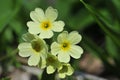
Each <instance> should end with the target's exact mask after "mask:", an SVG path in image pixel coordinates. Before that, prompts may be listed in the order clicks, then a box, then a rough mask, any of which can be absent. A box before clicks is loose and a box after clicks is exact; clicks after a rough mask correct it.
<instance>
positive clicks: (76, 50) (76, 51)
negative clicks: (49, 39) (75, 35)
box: [70, 45, 83, 59]
mask: <svg viewBox="0 0 120 80" xmlns="http://www.w3.org/2000/svg"><path fill="white" fill-rule="evenodd" d="M82 53H83V49H82V48H81V47H80V46H77V45H72V46H71V50H70V55H71V56H72V57H73V58H75V59H78V58H80V56H81V54H82Z"/></svg>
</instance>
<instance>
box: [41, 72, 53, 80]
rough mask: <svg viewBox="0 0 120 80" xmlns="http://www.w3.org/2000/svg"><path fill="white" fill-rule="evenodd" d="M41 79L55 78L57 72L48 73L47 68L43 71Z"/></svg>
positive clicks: (49, 79)
mask: <svg viewBox="0 0 120 80" xmlns="http://www.w3.org/2000/svg"><path fill="white" fill-rule="evenodd" d="M41 80H55V73H53V74H47V72H46V70H44V71H43V73H42V77H41Z"/></svg>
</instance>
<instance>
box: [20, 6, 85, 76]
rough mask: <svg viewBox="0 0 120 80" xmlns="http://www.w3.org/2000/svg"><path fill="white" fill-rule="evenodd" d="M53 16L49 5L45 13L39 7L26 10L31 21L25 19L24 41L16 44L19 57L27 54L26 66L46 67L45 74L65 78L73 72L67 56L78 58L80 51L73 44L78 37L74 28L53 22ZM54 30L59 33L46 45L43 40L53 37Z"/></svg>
mask: <svg viewBox="0 0 120 80" xmlns="http://www.w3.org/2000/svg"><path fill="white" fill-rule="evenodd" d="M57 16H58V12H57V10H56V9H53V8H52V7H48V8H47V9H46V11H45V13H44V11H43V10H42V9H41V8H36V9H35V11H32V12H30V17H31V19H32V20H33V21H29V22H27V26H28V33H26V34H24V35H23V37H22V38H23V40H24V42H23V43H20V44H19V45H18V49H19V55H20V56H21V57H29V58H28V65H29V66H38V67H39V68H40V69H46V71H47V73H48V74H52V73H54V72H57V73H58V76H59V77H60V78H65V77H66V76H70V75H72V74H73V72H74V69H73V68H72V66H71V64H70V63H69V62H70V57H72V58H75V59H78V58H80V56H81V54H82V53H83V49H82V48H81V47H80V46H78V45H77V44H78V43H79V42H80V41H81V39H82V37H81V35H80V34H79V33H78V32H77V31H72V32H70V33H68V31H63V30H64V26H65V23H64V22H63V21H55V20H56V18H57ZM54 32H61V33H59V35H58V37H57V41H53V42H52V43H51V45H48V44H47V41H46V39H50V38H55V36H54V35H53V33H54Z"/></svg>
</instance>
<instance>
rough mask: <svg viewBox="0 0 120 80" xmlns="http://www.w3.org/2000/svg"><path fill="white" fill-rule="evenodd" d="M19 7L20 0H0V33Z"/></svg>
mask: <svg viewBox="0 0 120 80" xmlns="http://www.w3.org/2000/svg"><path fill="white" fill-rule="evenodd" d="M19 8H20V0H16V1H14V0H12V1H11V0H7V1H6V0H1V1H0V33H1V32H2V30H3V29H4V28H5V26H6V25H7V24H8V23H9V22H10V20H11V19H12V18H13V17H14V16H15V15H16V13H17V12H18V10H19Z"/></svg>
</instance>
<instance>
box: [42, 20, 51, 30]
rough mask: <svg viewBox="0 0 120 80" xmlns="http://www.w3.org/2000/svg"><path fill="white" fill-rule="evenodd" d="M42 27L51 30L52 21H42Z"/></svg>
mask: <svg viewBox="0 0 120 80" xmlns="http://www.w3.org/2000/svg"><path fill="white" fill-rule="evenodd" d="M41 28H42V29H43V30H49V29H50V28H51V23H50V21H45V22H42V24H41Z"/></svg>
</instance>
